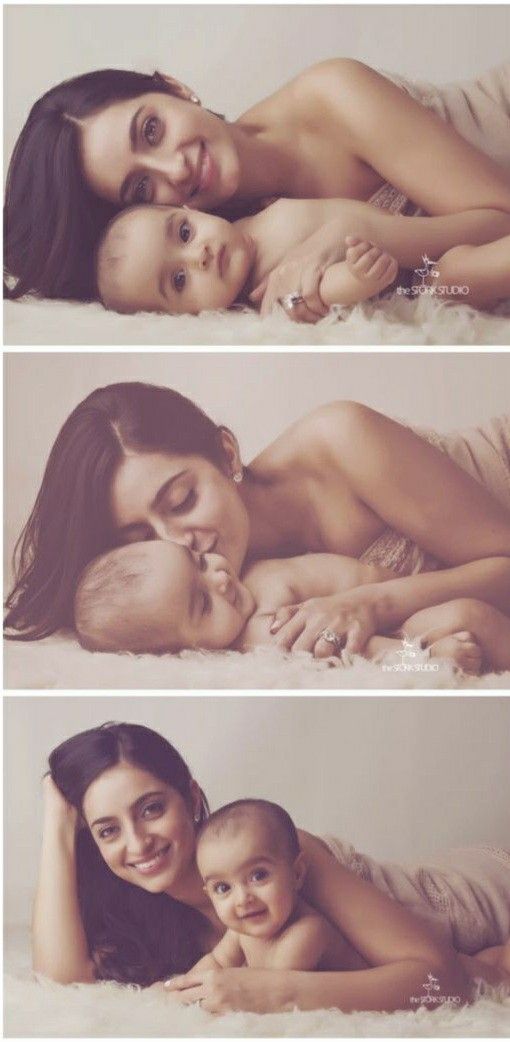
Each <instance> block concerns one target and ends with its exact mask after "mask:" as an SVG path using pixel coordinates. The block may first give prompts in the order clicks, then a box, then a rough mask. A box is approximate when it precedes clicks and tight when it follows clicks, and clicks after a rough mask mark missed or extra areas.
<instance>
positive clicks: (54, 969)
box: [32, 958, 96, 984]
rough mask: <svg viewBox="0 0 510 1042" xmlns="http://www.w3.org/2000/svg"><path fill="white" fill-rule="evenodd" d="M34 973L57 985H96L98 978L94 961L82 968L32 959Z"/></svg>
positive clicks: (84, 964) (83, 965)
mask: <svg viewBox="0 0 510 1042" xmlns="http://www.w3.org/2000/svg"><path fill="white" fill-rule="evenodd" d="M32 971H33V972H34V973H37V974H38V975H39V976H41V977H46V978H47V979H48V980H51V981H54V982H55V984H94V983H95V981H96V976H95V972H94V964H93V962H92V961H90V962H88V963H83V964H82V965H81V966H69V965H63V964H60V963H56V962H51V961H48V960H46V959H37V958H33V959H32Z"/></svg>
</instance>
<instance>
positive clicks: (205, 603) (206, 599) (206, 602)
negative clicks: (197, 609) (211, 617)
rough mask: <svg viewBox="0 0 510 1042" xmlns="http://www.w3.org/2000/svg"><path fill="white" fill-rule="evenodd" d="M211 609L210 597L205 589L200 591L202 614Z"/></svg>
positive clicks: (206, 613) (207, 612)
mask: <svg viewBox="0 0 510 1042" xmlns="http://www.w3.org/2000/svg"><path fill="white" fill-rule="evenodd" d="M210 610H211V598H210V596H209V594H208V593H207V591H206V590H204V591H203V593H202V615H208V614H209V612H210Z"/></svg>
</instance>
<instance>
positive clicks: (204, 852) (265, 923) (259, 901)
mask: <svg viewBox="0 0 510 1042" xmlns="http://www.w3.org/2000/svg"><path fill="white" fill-rule="evenodd" d="M197 864H198V870H199V872H200V875H201V876H202V879H203V880H204V889H205V891H206V893H207V894H208V896H209V898H210V899H211V901H212V904H213V906H214V910H215V912H216V914H217V916H218V918H219V919H221V922H222V923H224V924H225V926H226V927H227V928H228V929H229V930H234V931H235V932H236V933H242V934H248V935H249V936H251V937H260V938H263V939H264V940H269V938H271V937H275V936H276V934H278V933H279V932H280V930H282V929H283V928H284V926H285V925H286V923H287V922H288V921H289V919H290V917H291V915H292V913H293V911H294V909H295V907H296V902H297V898H298V893H299V890H300V887H301V885H302V883H303V879H304V875H305V865H304V860H303V855H302V854H301V851H300V848H299V840H298V836H297V833H296V828H295V826H294V823H293V821H292V819H291V818H290V817H289V815H288V814H287V812H286V811H285V810H283V808H282V807H279V806H278V804H276V803H269V802H268V801H267V800H238V801H237V802H236V803H229V804H227V806H225V807H221V808H220V810H217V811H215V812H214V814H211V816H210V818H208V819H207V821H206V822H205V823H204V825H203V826H202V828H201V830H200V833H199V837H198V843H197Z"/></svg>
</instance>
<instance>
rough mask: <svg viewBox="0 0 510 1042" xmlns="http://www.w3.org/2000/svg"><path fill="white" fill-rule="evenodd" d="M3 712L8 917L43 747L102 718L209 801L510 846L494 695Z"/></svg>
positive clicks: (11, 701) (508, 771) (389, 837)
mask: <svg viewBox="0 0 510 1042" xmlns="http://www.w3.org/2000/svg"><path fill="white" fill-rule="evenodd" d="M4 709H5V712H4V716H5V730H4V735H5V750H6V760H5V767H4V791H5V794H6V801H5V847H4V849H5V875H4V879H5V906H4V914H5V919H6V921H7V922H8V923H18V922H19V923H21V922H26V921H27V920H28V917H29V910H30V905H31V900H32V894H33V887H34V883H35V876H36V871H37V860H38V852H39V841H40V830H41V793H40V779H41V776H42V774H43V772H44V771H45V770H46V767H47V763H46V758H47V756H48V753H49V752H50V751H51V749H52V748H54V746H55V745H57V744H58V743H59V742H61V741H63V740H64V739H65V738H68V737H69V736H70V735H71V734H75V733H76V732H77V731H81V730H84V729H85V728H87V727H93V726H95V725H97V724H101V723H103V722H104V721H106V720H117V721H120V720H128V721H130V722H132V723H142V724H146V725H147V726H149V727H153V728H154V729H155V730H158V731H160V732H161V733H162V734H164V735H165V736H166V737H167V738H169V739H170V740H171V741H172V742H174V743H175V745H176V746H177V748H178V749H179V751H180V752H181V753H182V754H183V755H184V757H185V759H186V760H187V761H188V763H189V766H190V768H191V770H192V772H193V773H194V775H195V777H196V778H198V780H199V781H200V783H201V784H202V786H203V787H204V789H205V791H206V792H207V794H208V797H209V800H210V803H211V807H213V808H216V807H218V806H220V805H221V804H222V803H225V802H227V801H230V800H232V799H238V798H240V797H243V796H260V797H265V798H267V799H273V800H276V801H277V802H280V803H281V804H283V805H284V806H285V807H286V808H287V809H288V810H289V812H290V813H291V814H292V816H293V817H294V818H295V820H296V822H297V824H298V825H300V826H302V827H303V828H306V829H309V830H310V831H312V832H316V833H317V834H321V833H325V832H330V833H333V834H335V835H337V836H341V837H342V838H344V839H346V840H348V841H350V842H351V843H354V844H355V846H357V847H358V849H360V850H362V851H366V852H367V853H371V854H373V855H375V856H376V857H381V858H386V859H388V860H395V861H398V860H401V861H404V862H405V861H408V862H413V861H418V860H420V859H426V858H427V857H430V856H433V854H434V852H435V851H437V850H441V849H446V848H448V847H455V846H463V845H464V846H465V845H470V844H476V843H493V844H499V845H502V846H503V845H506V846H508V844H509V830H508V825H509V819H508V793H509V792H510V756H509V755H508V753H509V750H508V738H509V734H510V699H508V698H505V697H490V696H487V695H485V696H483V697H469V696H463V697H461V698H459V697H448V696H445V695H444V694H443V693H441V692H438V697H434V696H433V695H430V696H428V697H418V698H413V697H409V696H406V697H402V698H398V697H389V698H385V697H382V698H381V697H374V696H368V697H367V696H363V697H362V696H359V695H358V696H356V697H349V696H346V697H343V698H338V697H330V698H324V697H319V696H314V695H306V696H304V697H301V698H299V697H298V698H296V697H293V696H290V697H287V696H285V695H280V696H278V697H274V696H269V697H264V696H259V697H249V696H242V695H241V696H239V695H237V696H233V697H228V696H212V695H209V696H207V697H201V696H198V697H195V696H193V695H186V696H184V697H179V696H172V697H169V696H167V695H163V696H161V697H159V698H158V697H154V696H152V695H151V696H147V695H145V696H138V697H136V696H135V697H125V696H122V695H119V696H109V697H103V696H99V697H95V698H94V697H90V696H89V697H81V696H78V697H72V698H69V697H68V696H63V697H58V696H56V697H55V696H44V695H38V696H36V697H26V698H25V697H20V696H14V697H13V696H7V697H5V699H4Z"/></svg>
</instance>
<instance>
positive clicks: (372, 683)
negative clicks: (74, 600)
mask: <svg viewBox="0 0 510 1042" xmlns="http://www.w3.org/2000/svg"><path fill="white" fill-rule="evenodd" d="M401 661H404V660H397V663H396V665H397V666H399V668H398V669H395V670H392V669H383V668H382V667H381V666H380V665H377V664H376V663H374V662H368V661H367V660H366V659H363V658H361V657H359V656H356V657H355V658H354V661H353V664H352V665H350V666H331V664H330V663H328V662H326V661H321V660H317V659H314V658H312V656H311V655H309V654H307V653H306V652H294V653H293V654H291V655H284V654H282V653H281V652H280V651H278V650H277V649H276V648H257V649H256V650H255V651H250V652H245V653H244V654H241V653H240V652H238V651H223V652H212V651H209V652H203V651H184V652H181V654H180V655H171V654H167V655H158V656H156V655H130V654H125V655H112V654H100V653H92V652H89V651H84V650H83V649H82V648H81V647H80V646H79V644H78V643H77V641H76V640H75V639H74V638H73V637H72V636H67V635H61V634H57V635H55V636H53V637H48V638H47V639H46V640H43V641H37V642H33V643H26V644H25V643H22V642H18V641H7V642H5V651H4V684H5V687H7V688H23V689H26V688H36V689H41V688H43V689H55V688H57V689H66V688H79V689H80V690H85V689H87V688H93V689H101V690H102V689H105V688H113V689H118V688H122V689H123V690H133V689H137V690H144V689H151V688H152V689H168V688H170V689H177V688H185V689H186V688H199V689H202V688H211V689H215V690H216V689H222V688H230V689H231V688H241V689H246V688H248V689H250V690H253V689H256V688H264V689H266V688H269V689H270V690H278V689H283V688H286V689H287V688H290V689H293V688H298V689H299V688H312V689H317V688H329V689H333V690H338V689H341V688H349V689H352V688H375V689H379V688H389V689H394V688H413V689H414V688H508V687H510V672H505V673H490V674H486V675H485V676H483V677H467V676H464V675H463V674H462V673H459V672H456V671H455V669H454V668H453V665H452V663H451V662H448V661H446V660H445V661H444V662H441V663H440V664H439V663H438V664H437V665H438V668H437V669H435V670H433V671H430V670H428V669H422V670H419V669H414V668H413V666H414V663H413V662H412V660H407V662H406V665H407V668H405V669H401V668H400V662H401Z"/></svg>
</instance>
